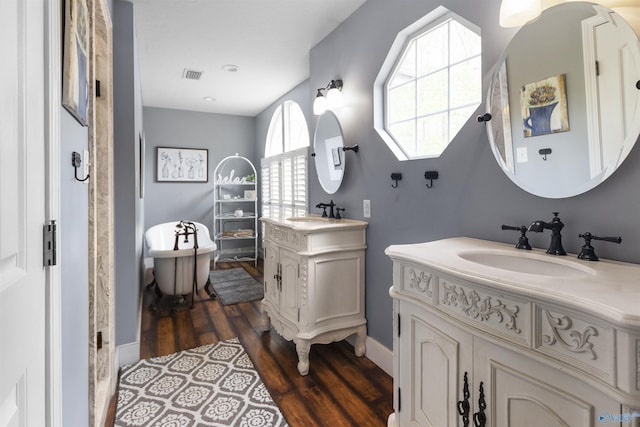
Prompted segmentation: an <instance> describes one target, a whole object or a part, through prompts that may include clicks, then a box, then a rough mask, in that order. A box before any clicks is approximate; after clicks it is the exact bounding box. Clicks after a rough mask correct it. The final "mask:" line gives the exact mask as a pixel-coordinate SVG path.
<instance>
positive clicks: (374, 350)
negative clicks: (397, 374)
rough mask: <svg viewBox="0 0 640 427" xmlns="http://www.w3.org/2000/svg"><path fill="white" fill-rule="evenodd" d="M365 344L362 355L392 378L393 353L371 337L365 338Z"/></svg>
mask: <svg viewBox="0 0 640 427" xmlns="http://www.w3.org/2000/svg"><path fill="white" fill-rule="evenodd" d="M366 344H367V351H366V352H365V354H364V355H365V356H367V357H368V358H369V360H371V361H372V362H373V363H375V364H376V365H378V366H379V367H380V369H382V370H383V371H385V372H386V373H387V374H389V375H391V376H393V351H392V350H389V349H388V348H387V347H385V346H384V345H382V344H380V342H378V341H376V340H374V339H373V338H371V337H367V341H366Z"/></svg>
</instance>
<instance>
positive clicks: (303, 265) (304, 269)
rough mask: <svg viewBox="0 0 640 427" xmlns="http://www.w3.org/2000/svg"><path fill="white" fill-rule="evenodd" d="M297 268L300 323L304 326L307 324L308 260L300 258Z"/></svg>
mask: <svg viewBox="0 0 640 427" xmlns="http://www.w3.org/2000/svg"><path fill="white" fill-rule="evenodd" d="M298 268H299V269H300V270H299V271H300V277H299V278H298V285H299V286H300V323H301V324H303V325H305V326H306V325H307V324H308V323H309V280H308V270H309V260H308V259H307V258H302V259H301V260H300V264H299V267H298Z"/></svg>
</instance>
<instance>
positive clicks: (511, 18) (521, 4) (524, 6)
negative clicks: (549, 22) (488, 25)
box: [500, 0, 542, 27]
mask: <svg viewBox="0 0 640 427" xmlns="http://www.w3.org/2000/svg"><path fill="white" fill-rule="evenodd" d="M540 13H542V1H541V0H502V4H501V5H500V26H502V27H521V26H523V25H524V24H526V23H527V22H529V21H531V20H532V19H534V18H537V17H538V16H540Z"/></svg>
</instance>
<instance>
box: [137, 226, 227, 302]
mask: <svg viewBox="0 0 640 427" xmlns="http://www.w3.org/2000/svg"><path fill="white" fill-rule="evenodd" d="M179 224H187V225H189V224H192V225H193V226H195V229H196V232H197V236H198V248H197V249H196V250H194V242H195V239H194V235H193V234H191V235H187V236H185V235H184V234H183V233H184V230H185V228H180V227H179V226H178V225H179ZM176 232H178V233H181V234H179V235H178V236H177V238H178V245H177V249H176V248H175V243H176ZM144 237H145V241H146V242H147V246H148V247H149V256H150V257H153V275H154V279H155V282H156V285H157V287H158V289H159V290H160V292H161V293H162V294H165V295H187V294H190V293H192V292H193V283H194V280H193V276H194V269H195V271H196V284H197V287H196V291H199V290H200V289H202V288H203V287H204V286H205V285H207V283H208V282H209V269H210V262H211V257H212V256H213V252H214V251H215V250H216V244H215V243H214V242H213V241H212V240H211V235H210V234H209V229H208V228H207V227H206V226H205V225H203V224H200V223H198V222H190V221H174V222H165V223H163V224H158V225H154V226H153V227H151V228H149V229H148V230H147V231H146V233H145V234H144ZM194 252H196V253H194ZM194 259H195V264H196V266H195V268H194ZM207 292H208V293H209V295H212V294H211V292H210V290H209V289H207Z"/></svg>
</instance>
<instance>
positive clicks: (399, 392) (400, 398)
mask: <svg viewBox="0 0 640 427" xmlns="http://www.w3.org/2000/svg"><path fill="white" fill-rule="evenodd" d="M401 409H402V389H401V388H400V387H398V412H400V410H401Z"/></svg>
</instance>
